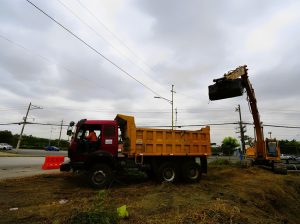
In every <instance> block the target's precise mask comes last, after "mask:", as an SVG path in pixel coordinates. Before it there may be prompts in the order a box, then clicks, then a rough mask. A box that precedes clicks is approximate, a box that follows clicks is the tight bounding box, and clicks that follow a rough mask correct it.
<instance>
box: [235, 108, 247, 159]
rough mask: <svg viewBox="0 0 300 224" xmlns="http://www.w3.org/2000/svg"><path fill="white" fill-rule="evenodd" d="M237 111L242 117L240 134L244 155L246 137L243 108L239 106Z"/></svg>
mask: <svg viewBox="0 0 300 224" xmlns="http://www.w3.org/2000/svg"><path fill="white" fill-rule="evenodd" d="M237 111H238V112H239V115H240V133H241V142H242V152H243V154H244V153H245V151H246V149H245V148H246V147H245V136H244V128H243V123H242V114H241V107H240V105H238V108H237Z"/></svg>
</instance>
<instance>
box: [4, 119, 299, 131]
mask: <svg viewBox="0 0 300 224" xmlns="http://www.w3.org/2000/svg"><path fill="white" fill-rule="evenodd" d="M23 123H26V124H34V125H50V126H59V127H60V126H61V124H59V123H41V122H23V121H22V122H10V123H0V125H21V124H23ZM236 124H240V122H223V123H222V122H221V123H203V124H185V125H177V126H174V127H176V128H183V127H203V126H226V125H236ZM242 124H243V125H253V123H248V122H242ZM63 126H64V127H68V125H66V124H64V125H63ZM263 126H266V127H275V128H291V129H300V126H290V125H276V124H263ZM141 127H149V128H150V127H160V128H171V127H172V126H170V125H141Z"/></svg>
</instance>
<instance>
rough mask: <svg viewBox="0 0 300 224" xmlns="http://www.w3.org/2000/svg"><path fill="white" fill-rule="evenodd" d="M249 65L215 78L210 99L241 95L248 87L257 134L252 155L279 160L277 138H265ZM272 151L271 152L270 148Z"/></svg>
mask: <svg viewBox="0 0 300 224" xmlns="http://www.w3.org/2000/svg"><path fill="white" fill-rule="evenodd" d="M247 71H248V69H247V66H246V65H244V66H240V67H238V68H236V69H235V70H232V71H229V72H227V73H226V74H224V77H222V78H219V79H214V80H213V81H214V82H215V84H213V85H210V86H209V87H208V88H209V99H210V100H220V99H226V98H231V97H236V96H241V95H242V94H243V92H244V89H246V93H247V99H248V102H249V106H250V110H251V114H252V117H253V122H254V127H255V134H256V144H255V147H254V148H252V150H249V151H251V152H252V157H254V158H255V159H256V160H262V161H266V160H279V159H280V158H279V155H280V154H279V148H278V147H277V145H276V147H275V153H274V142H275V143H277V142H276V140H271V139H267V140H266V141H265V140H264V135H263V128H262V123H261V121H260V116H259V112H258V108H257V102H256V97H255V93H254V89H253V87H252V85H251V83H250V80H249V78H248V72H247ZM269 149H270V150H271V151H272V152H270V150H269Z"/></svg>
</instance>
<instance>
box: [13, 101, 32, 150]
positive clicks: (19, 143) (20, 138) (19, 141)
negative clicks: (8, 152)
mask: <svg viewBox="0 0 300 224" xmlns="http://www.w3.org/2000/svg"><path fill="white" fill-rule="evenodd" d="M30 107H31V102H30V103H29V106H28V109H27V112H26V116H25V118H24V122H23V126H22V129H21V133H20V136H19V140H18V144H17V147H16V149H17V150H18V149H19V148H20V145H21V141H22V135H23V131H24V128H25V124H26V121H27V117H28V113H29V110H30Z"/></svg>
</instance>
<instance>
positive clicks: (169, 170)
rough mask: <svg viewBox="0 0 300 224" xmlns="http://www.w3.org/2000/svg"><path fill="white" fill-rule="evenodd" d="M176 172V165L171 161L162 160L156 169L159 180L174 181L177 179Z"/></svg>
mask: <svg viewBox="0 0 300 224" xmlns="http://www.w3.org/2000/svg"><path fill="white" fill-rule="evenodd" d="M177 176H178V172H177V170H176V166H175V165H174V164H173V163H171V162H164V163H162V164H161V165H160V167H159V168H158V170H157V179H158V181H159V182H174V181H176V180H177Z"/></svg>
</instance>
